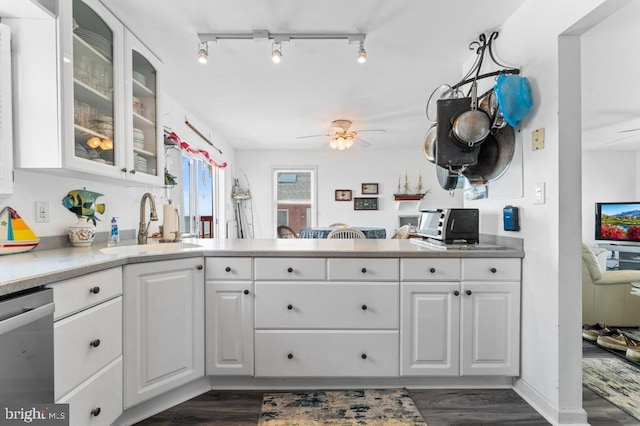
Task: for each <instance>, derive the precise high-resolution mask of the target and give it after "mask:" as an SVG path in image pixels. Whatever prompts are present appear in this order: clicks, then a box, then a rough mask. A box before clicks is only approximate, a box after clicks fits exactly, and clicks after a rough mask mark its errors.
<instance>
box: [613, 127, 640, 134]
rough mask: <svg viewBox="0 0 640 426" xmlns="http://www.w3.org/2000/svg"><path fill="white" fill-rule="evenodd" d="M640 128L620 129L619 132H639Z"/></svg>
mask: <svg viewBox="0 0 640 426" xmlns="http://www.w3.org/2000/svg"><path fill="white" fill-rule="evenodd" d="M639 130H640V127H637V128H635V129H627V130H620V131H619V132H618V133H629V132H637V131H639Z"/></svg>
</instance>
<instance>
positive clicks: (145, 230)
mask: <svg viewBox="0 0 640 426" xmlns="http://www.w3.org/2000/svg"><path fill="white" fill-rule="evenodd" d="M147 198H148V199H149V202H150V204H151V214H150V215H149V221H156V220H158V213H157V212H156V200H155V199H154V198H153V195H151V194H150V193H148V192H145V193H144V195H143V196H142V199H141V200H140V224H139V225H140V230H139V231H138V244H147V235H149V223H151V222H149V223H145V221H144V216H145V211H144V207H145V200H146V199H147Z"/></svg>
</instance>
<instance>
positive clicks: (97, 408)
mask: <svg viewBox="0 0 640 426" xmlns="http://www.w3.org/2000/svg"><path fill="white" fill-rule="evenodd" d="M101 411H102V410H101V409H100V407H96V408H94V409H93V410H91V415H92V416H93V417H98V416H99V415H100V412H101Z"/></svg>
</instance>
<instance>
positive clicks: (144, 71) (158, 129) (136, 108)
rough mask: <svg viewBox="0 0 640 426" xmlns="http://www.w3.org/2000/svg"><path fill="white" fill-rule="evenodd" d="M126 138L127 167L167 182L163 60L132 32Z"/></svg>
mask: <svg viewBox="0 0 640 426" xmlns="http://www.w3.org/2000/svg"><path fill="white" fill-rule="evenodd" d="M125 52H126V58H125V78H126V80H127V82H128V84H127V90H128V94H129V96H130V101H129V100H128V101H127V104H126V109H125V111H126V113H125V114H126V117H127V129H126V138H127V139H129V140H131V141H132V148H131V150H130V151H129V154H130V155H128V158H127V169H128V170H129V172H130V173H131V174H134V175H135V179H136V180H138V181H141V182H146V183H156V184H162V183H163V182H164V163H163V158H164V157H163V155H162V149H163V135H162V132H163V128H162V126H161V125H160V115H159V111H160V110H161V107H160V97H159V96H158V93H161V91H160V90H161V89H160V87H161V84H160V83H161V80H160V78H159V76H160V74H161V73H160V72H159V71H158V70H159V67H160V65H161V62H160V60H159V59H157V58H156V57H155V55H154V54H153V53H151V51H149V50H148V49H147V48H146V47H145V46H144V45H143V44H142V43H141V42H140V41H139V40H138V39H137V38H136V37H135V36H134V35H133V34H131V33H127V34H125Z"/></svg>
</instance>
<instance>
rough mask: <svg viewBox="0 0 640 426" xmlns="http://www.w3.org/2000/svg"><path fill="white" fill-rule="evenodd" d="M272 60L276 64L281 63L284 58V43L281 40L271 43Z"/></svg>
mask: <svg viewBox="0 0 640 426" xmlns="http://www.w3.org/2000/svg"><path fill="white" fill-rule="evenodd" d="M271 60H272V61H273V63H274V64H279V63H280V61H281V60H282V45H281V44H280V43H279V42H274V43H273V44H272V45H271Z"/></svg>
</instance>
